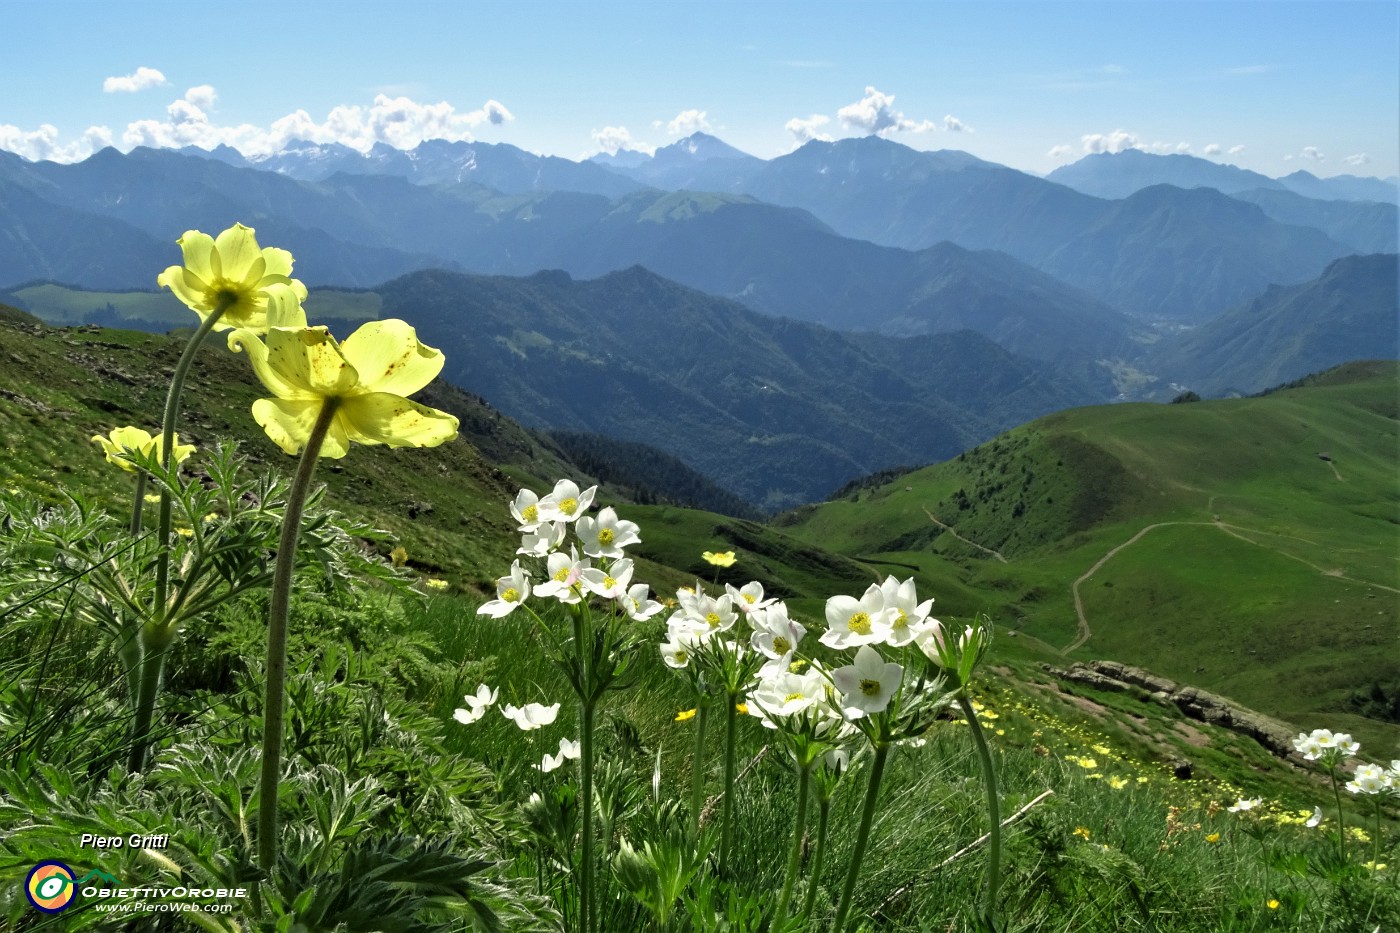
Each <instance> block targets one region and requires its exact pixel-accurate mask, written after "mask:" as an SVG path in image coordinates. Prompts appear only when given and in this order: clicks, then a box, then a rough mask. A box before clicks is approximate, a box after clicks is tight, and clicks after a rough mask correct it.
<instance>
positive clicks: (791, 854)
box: [777, 763, 812, 925]
mask: <svg viewBox="0 0 1400 933" xmlns="http://www.w3.org/2000/svg"><path fill="white" fill-rule="evenodd" d="M811 780H812V765H811V764H810V763H808V764H805V765H799V766H798V770H797V817H796V818H795V819H794V820H793V827H792V848H791V849H790V850H789V851H788V863H787V874H786V876H784V878H783V893H782V894H780V895H779V896H778V920H777V922H778V924H779V925H781V924H782V922H783V921H784V920H786V919H787V907H788V900H789V899H790V898H791V897H792V886H793V884H795V883H796V881H797V868H798V866H799V865H800V864H801V862H802V833H803V831H804V830H805V829H806V828H807V796H808V794H807V788H808V785H809V784H810V783H811Z"/></svg>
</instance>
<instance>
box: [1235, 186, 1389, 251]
mask: <svg viewBox="0 0 1400 933" xmlns="http://www.w3.org/2000/svg"><path fill="white" fill-rule="evenodd" d="M1231 197H1233V198H1235V199H1236V200H1239V201H1248V202H1249V203H1250V204H1257V205H1259V207H1260V208H1262V209H1263V211H1264V213H1265V214H1268V215H1269V217H1271V218H1273V219H1274V220H1277V221H1278V222H1279V223H1284V224H1293V225H1295V226H1300V227H1315V228H1316V229H1318V230H1321V231H1322V232H1323V233H1325V234H1327V235H1328V236H1330V237H1331V238H1332V239H1334V240H1336V241H1337V242H1338V243H1341V244H1342V245H1344V246H1346V247H1348V248H1349V249H1351V250H1353V251H1354V252H1357V253H1393V252H1396V250H1397V248H1400V243H1397V229H1400V211H1397V208H1396V206H1395V205H1394V204H1382V203H1380V202H1377V201H1324V200H1319V199H1317V198H1308V197H1304V196H1303V195H1301V194H1297V193H1296V192H1293V191H1278V190H1264V189H1256V190H1254V191H1239V192H1236V193H1235V194H1232V195H1231Z"/></svg>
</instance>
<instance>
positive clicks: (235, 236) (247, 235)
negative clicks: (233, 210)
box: [185, 224, 266, 284]
mask: <svg viewBox="0 0 1400 933" xmlns="http://www.w3.org/2000/svg"><path fill="white" fill-rule="evenodd" d="M214 257H217V258H214ZM214 257H211V264H212V265H214V274H215V277H216V278H219V277H222V278H225V279H227V280H228V281H230V282H244V281H247V280H248V279H250V278H252V279H253V282H256V281H257V279H260V278H262V275H263V268H264V267H265V265H266V264H265V263H264V262H261V260H262V250H261V249H259V248H258V240H257V237H255V236H254V235H253V228H252V227H245V226H243V225H242V224H234V225H233V226H232V227H229V228H228V229H227V230H225V231H224V232H223V233H221V234H219V236H218V239H216V240H215V241H214ZM255 264H256V266H257V275H256V277H254V276H253V275H252V272H253V269H254V265H255ZM185 265H186V266H187V267H188V266H189V262H188V260H187V261H186V262H185ZM201 278H204V277H203V276H201ZM249 284H253V283H252V282H250V283H249Z"/></svg>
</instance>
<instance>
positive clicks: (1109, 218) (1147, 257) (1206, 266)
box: [1037, 185, 1351, 321]
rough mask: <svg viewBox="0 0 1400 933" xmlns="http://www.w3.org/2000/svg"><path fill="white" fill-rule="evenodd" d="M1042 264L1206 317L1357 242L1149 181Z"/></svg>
mask: <svg viewBox="0 0 1400 933" xmlns="http://www.w3.org/2000/svg"><path fill="white" fill-rule="evenodd" d="M1109 204H1110V207H1109V209H1108V210H1107V211H1105V212H1104V213H1103V214H1102V216H1100V218H1099V219H1098V220H1097V222H1095V223H1093V224H1090V225H1089V226H1088V227H1086V228H1085V229H1084V230H1083V232H1081V233H1079V234H1078V235H1077V236H1075V237H1072V238H1071V239H1069V240H1067V241H1066V242H1065V243H1064V244H1063V245H1062V246H1061V247H1060V248H1059V249H1058V250H1056V251H1055V252H1054V253H1053V254H1052V255H1050V256H1048V257H1046V259H1045V260H1044V261H1042V262H1041V263H1038V264H1037V265H1038V267H1039V268H1041V269H1043V270H1045V271H1047V272H1049V273H1050V274H1052V275H1055V276H1057V277H1059V278H1061V279H1063V280H1064V281H1066V282H1069V283H1071V284H1073V285H1077V286H1078V287H1080V288H1082V289H1084V290H1085V291H1087V292H1089V293H1090V294H1092V295H1096V296H1099V297H1101V298H1103V299H1104V300H1106V301H1107V302H1108V303H1109V304H1111V305H1113V306H1114V307H1117V308H1121V309H1124V310H1125V311H1128V312H1129V313H1131V314H1134V315H1142V316H1152V317H1165V318H1173V319H1177V320H1187V321H1204V320H1207V319H1209V318H1210V317H1213V316H1214V315H1215V314H1216V313H1218V312H1219V310H1220V309H1223V308H1229V307H1231V306H1233V305H1236V304H1239V303H1240V302H1242V301H1245V300H1248V299H1249V298H1252V297H1253V296H1255V295H1257V294H1259V292H1260V291H1262V290H1263V289H1264V288H1265V287H1267V286H1269V285H1272V284H1285V285H1288V284H1294V283H1297V282H1302V281H1306V280H1307V279H1309V278H1312V277H1314V276H1316V275H1317V274H1319V273H1320V272H1321V271H1322V270H1323V269H1324V268H1325V267H1326V265H1327V263H1329V262H1331V261H1332V260H1334V259H1337V258H1339V257H1341V256H1345V255H1347V254H1348V253H1349V252H1351V251H1350V250H1349V249H1348V248H1347V247H1345V246H1343V245H1341V244H1340V243H1337V242H1336V241H1334V240H1332V239H1331V238H1329V237H1328V236H1327V235H1326V234H1325V233H1323V232H1321V231H1320V230H1314V229H1312V228H1311V227H1295V226H1290V225H1287V224H1281V223H1278V222H1277V221H1275V220H1271V219H1270V218H1269V217H1268V216H1267V215H1266V214H1265V213H1264V211H1263V210H1262V209H1261V208H1259V207H1257V206H1255V205H1253V204H1246V203H1245V202H1243V201H1237V200H1235V199H1233V198H1231V197H1228V196H1227V195H1223V194H1221V193H1220V192H1218V191H1216V190H1214V189H1212V188H1192V189H1190V190H1182V189H1181V188H1173V187H1171V186H1170V185H1155V186H1153V187H1151V188H1144V189H1143V190H1142V191H1139V192H1137V193H1135V194H1133V195H1132V196H1131V197H1128V198H1124V199H1123V200H1121V201H1112V202H1109Z"/></svg>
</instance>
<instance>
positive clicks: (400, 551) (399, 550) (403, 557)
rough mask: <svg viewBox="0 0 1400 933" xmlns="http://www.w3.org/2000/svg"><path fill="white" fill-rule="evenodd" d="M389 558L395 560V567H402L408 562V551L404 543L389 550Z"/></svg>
mask: <svg viewBox="0 0 1400 933" xmlns="http://www.w3.org/2000/svg"><path fill="white" fill-rule="evenodd" d="M389 560H391V561H392V562H393V564H394V566H395V567H402V566H403V565H404V564H406V563H408V551H406V550H404V548H403V545H399V546H398V547H396V548H394V549H393V550H392V551H390V552H389Z"/></svg>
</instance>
